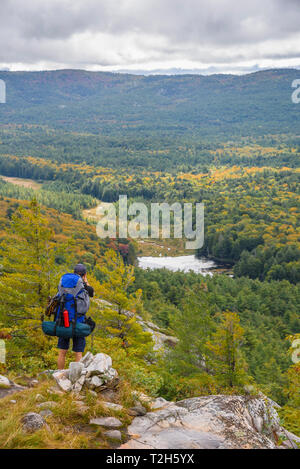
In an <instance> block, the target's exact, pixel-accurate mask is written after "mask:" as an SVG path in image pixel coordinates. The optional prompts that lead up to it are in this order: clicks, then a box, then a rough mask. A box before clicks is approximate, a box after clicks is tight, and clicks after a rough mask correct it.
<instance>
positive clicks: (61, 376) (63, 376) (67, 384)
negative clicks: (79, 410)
mask: <svg viewBox="0 0 300 469" xmlns="http://www.w3.org/2000/svg"><path fill="white" fill-rule="evenodd" d="M52 376H53V378H54V379H55V381H56V383H57V385H58V386H59V388H60V389H61V390H62V391H64V392H69V391H72V389H73V385H72V383H71V381H70V380H69V378H68V377H69V370H60V371H56V372H55V373H53V375H52Z"/></svg>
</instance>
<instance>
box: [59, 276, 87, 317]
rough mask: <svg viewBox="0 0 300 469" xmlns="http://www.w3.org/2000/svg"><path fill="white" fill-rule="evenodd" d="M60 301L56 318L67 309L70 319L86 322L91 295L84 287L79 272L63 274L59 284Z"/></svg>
mask: <svg viewBox="0 0 300 469" xmlns="http://www.w3.org/2000/svg"><path fill="white" fill-rule="evenodd" d="M58 296H59V297H60V303H59V307H58V310H57V315H56V320H58V319H59V317H60V316H61V313H62V312H63V311H65V310H67V311H68V313H69V321H70V323H71V322H74V321H75V322H76V323H77V322H79V323H82V322H84V319H85V317H84V316H85V314H86V313H87V312H88V309H89V307H90V297H89V294H88V292H87V291H86V289H85V288H84V284H83V280H82V278H81V277H80V275H77V274H65V275H63V276H62V278H61V280H60V282H59V286H58Z"/></svg>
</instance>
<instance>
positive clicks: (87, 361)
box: [80, 352, 94, 368]
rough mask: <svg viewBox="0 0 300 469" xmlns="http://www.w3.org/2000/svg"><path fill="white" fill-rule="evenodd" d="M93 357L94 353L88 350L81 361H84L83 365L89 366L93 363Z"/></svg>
mask: <svg viewBox="0 0 300 469" xmlns="http://www.w3.org/2000/svg"><path fill="white" fill-rule="evenodd" d="M93 359H94V355H93V354H92V353H91V352H87V353H86V354H85V355H84V357H82V359H81V360H80V363H82V364H83V366H84V367H85V368H87V367H88V366H89V365H90V364H91V363H92V361H93Z"/></svg>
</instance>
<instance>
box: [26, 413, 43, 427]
mask: <svg viewBox="0 0 300 469" xmlns="http://www.w3.org/2000/svg"><path fill="white" fill-rule="evenodd" d="M22 424H23V429H24V430H25V431H27V432H36V431H37V430H40V429H41V428H42V427H43V426H44V425H45V420H44V419H43V417H42V416H41V415H39V414H36V413H35V412H29V413H28V414H26V415H24V417H23V418H22Z"/></svg>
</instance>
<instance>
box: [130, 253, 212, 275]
mask: <svg viewBox="0 0 300 469" xmlns="http://www.w3.org/2000/svg"><path fill="white" fill-rule="evenodd" d="M138 266H139V267H141V268H142V269H151V270H153V269H163V268H164V267H165V268H166V269H168V270H172V271H173V272H176V271H179V270H181V271H182V272H189V271H190V270H191V271H193V272H196V273H197V274H202V275H213V272H212V271H214V270H215V269H217V268H218V265H217V264H216V263H215V262H214V261H210V260H208V259H206V258H200V259H198V258H197V257H195V256H178V257H163V256H161V257H138Z"/></svg>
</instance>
